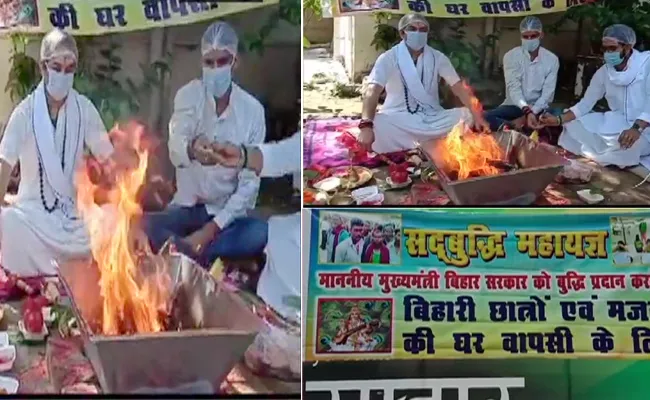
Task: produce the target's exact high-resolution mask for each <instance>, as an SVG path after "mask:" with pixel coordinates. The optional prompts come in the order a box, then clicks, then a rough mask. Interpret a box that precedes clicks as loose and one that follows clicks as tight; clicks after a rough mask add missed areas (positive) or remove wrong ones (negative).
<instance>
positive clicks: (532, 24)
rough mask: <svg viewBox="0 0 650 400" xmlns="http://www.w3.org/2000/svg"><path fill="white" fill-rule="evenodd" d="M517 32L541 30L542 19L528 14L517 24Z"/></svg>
mask: <svg viewBox="0 0 650 400" xmlns="http://www.w3.org/2000/svg"><path fill="white" fill-rule="evenodd" d="M519 32H521V33H524V32H542V21H541V20H540V19H539V18H537V17H535V16H532V15H531V16H528V17H526V18H524V19H523V20H522V21H521V24H519Z"/></svg>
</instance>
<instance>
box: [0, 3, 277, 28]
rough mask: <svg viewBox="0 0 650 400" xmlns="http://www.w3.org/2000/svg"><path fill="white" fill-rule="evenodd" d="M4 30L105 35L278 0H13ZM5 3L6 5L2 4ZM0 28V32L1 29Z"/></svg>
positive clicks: (214, 15)
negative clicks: (59, 31)
mask: <svg viewBox="0 0 650 400" xmlns="http://www.w3.org/2000/svg"><path fill="white" fill-rule="evenodd" d="M15 2H16V3H17V4H16V5H15V7H13V12H12V13H10V14H11V17H7V18H6V20H5V21H3V22H2V23H0V28H4V29H3V30H4V31H8V32H12V31H25V32H30V33H45V32H49V31H50V30H52V29H54V28H59V29H63V30H65V31H67V32H70V33H72V34H74V35H104V34H110V33H118V32H129V31H135V30H142V29H152V28H160V27H167V26H175V25H185V24H192V23H197V22H202V21H206V22H208V21H211V20H215V19H216V18H219V17H223V16H225V15H229V14H234V13H239V12H242V11H247V10H252V9H255V8H259V7H264V6H269V5H272V4H277V3H278V0H243V1H242V0H240V1H232V0H207V1H198V0H189V1H185V0H93V1H88V0H65V1H60V0H38V1H37V2H36V1H34V2H31V3H30V2H26V1H24V0H15ZM5 7H8V6H7V5H5ZM0 32H2V31H1V30H0Z"/></svg>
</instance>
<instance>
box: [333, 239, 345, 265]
mask: <svg viewBox="0 0 650 400" xmlns="http://www.w3.org/2000/svg"><path fill="white" fill-rule="evenodd" d="M346 252H347V248H346V247H345V246H341V244H340V243H339V245H338V246H336V251H335V252H334V262H335V263H344V262H345V261H346V257H345V253H346Z"/></svg>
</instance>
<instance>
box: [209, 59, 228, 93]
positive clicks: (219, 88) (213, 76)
mask: <svg viewBox="0 0 650 400" xmlns="http://www.w3.org/2000/svg"><path fill="white" fill-rule="evenodd" d="M231 83H232V66H231V65H226V66H224V67H216V68H208V67H203V85H204V86H205V87H206V89H208V93H210V94H211V95H212V96H214V97H221V96H223V95H224V94H225V93H226V92H227V91H228V89H229V88H230V85H231Z"/></svg>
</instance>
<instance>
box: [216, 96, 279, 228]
mask: <svg viewBox="0 0 650 400" xmlns="http://www.w3.org/2000/svg"><path fill="white" fill-rule="evenodd" d="M256 106H257V107H256V108H257V109H256V110H252V112H251V116H250V118H251V123H250V125H249V129H248V135H247V139H246V142H245V143H243V144H244V145H252V146H254V145H259V144H261V143H263V142H264V138H265V137H266V120H265V118H264V108H263V107H262V105H261V104H259V103H257V104H256ZM237 178H238V179H237V189H235V192H234V193H233V194H232V195H231V196H230V198H229V199H228V201H227V202H226V204H225V205H224V207H223V208H222V209H221V210H220V211H219V212H218V213H217V214H216V215H215V216H214V219H213V220H214V222H215V223H216V224H217V225H218V226H219V228H221V229H223V228H225V227H226V226H228V225H229V224H230V223H231V222H232V221H233V220H235V219H236V218H239V217H243V216H244V215H246V212H247V211H248V210H249V209H251V208H253V207H255V202H256V201H257V193H258V192H259V189H260V178H259V177H258V176H257V174H256V173H255V172H253V171H251V170H248V169H243V170H241V171H240V172H239V175H238V177H237Z"/></svg>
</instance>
